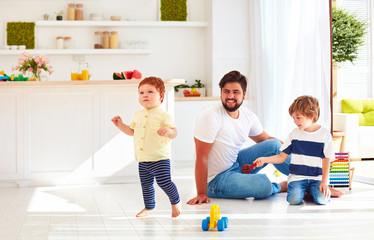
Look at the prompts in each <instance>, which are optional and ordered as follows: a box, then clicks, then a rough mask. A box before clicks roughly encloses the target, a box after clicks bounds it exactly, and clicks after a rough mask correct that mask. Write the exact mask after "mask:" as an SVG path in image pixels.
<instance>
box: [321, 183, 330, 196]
mask: <svg viewBox="0 0 374 240" xmlns="http://www.w3.org/2000/svg"><path fill="white" fill-rule="evenodd" d="M319 190H320V191H321V192H322V194H323V196H325V197H327V198H329V197H330V196H331V190H330V188H329V185H328V184H325V183H321V184H320V185H319Z"/></svg>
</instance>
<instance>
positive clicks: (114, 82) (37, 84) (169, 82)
mask: <svg viewBox="0 0 374 240" xmlns="http://www.w3.org/2000/svg"><path fill="white" fill-rule="evenodd" d="M139 82H140V80H88V81H4V82H3V81H0V88H1V87H60V86H104V85H105V86H111V85H129V86H131V85H136V86H137V85H138V84H139ZM184 82H185V80H184V79H170V80H165V85H178V84H183V83H184Z"/></svg>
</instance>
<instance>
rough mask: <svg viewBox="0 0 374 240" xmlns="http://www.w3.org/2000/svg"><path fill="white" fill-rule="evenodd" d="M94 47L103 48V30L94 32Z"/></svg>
mask: <svg viewBox="0 0 374 240" xmlns="http://www.w3.org/2000/svg"><path fill="white" fill-rule="evenodd" d="M94 48H95V49H100V48H103V45H102V44H101V32H99V31H97V32H95V33H94Z"/></svg>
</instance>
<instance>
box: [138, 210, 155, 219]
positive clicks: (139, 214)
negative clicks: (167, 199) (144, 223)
mask: <svg viewBox="0 0 374 240" xmlns="http://www.w3.org/2000/svg"><path fill="white" fill-rule="evenodd" d="M154 210H155V209H146V208H144V209H143V210H141V211H140V212H139V213H138V214H136V217H145V216H148V215H149V214H151V213H152V212H153V211H154Z"/></svg>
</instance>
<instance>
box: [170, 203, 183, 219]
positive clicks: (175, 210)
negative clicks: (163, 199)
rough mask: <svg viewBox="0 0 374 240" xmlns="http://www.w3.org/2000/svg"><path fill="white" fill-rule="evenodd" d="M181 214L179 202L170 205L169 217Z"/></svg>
mask: <svg viewBox="0 0 374 240" xmlns="http://www.w3.org/2000/svg"><path fill="white" fill-rule="evenodd" d="M180 214H181V202H179V203H177V204H175V205H171V217H173V218H176V217H178V216H179V215H180Z"/></svg>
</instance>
